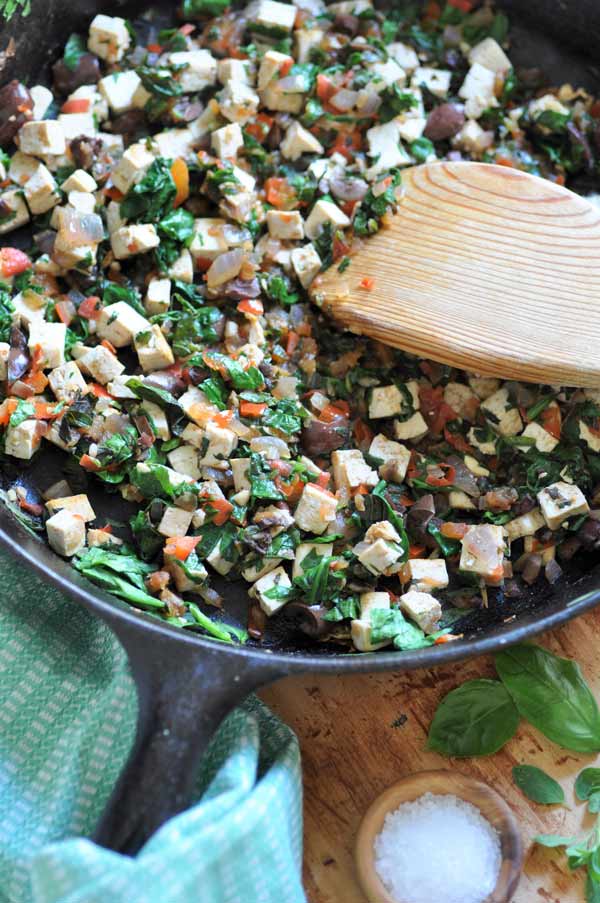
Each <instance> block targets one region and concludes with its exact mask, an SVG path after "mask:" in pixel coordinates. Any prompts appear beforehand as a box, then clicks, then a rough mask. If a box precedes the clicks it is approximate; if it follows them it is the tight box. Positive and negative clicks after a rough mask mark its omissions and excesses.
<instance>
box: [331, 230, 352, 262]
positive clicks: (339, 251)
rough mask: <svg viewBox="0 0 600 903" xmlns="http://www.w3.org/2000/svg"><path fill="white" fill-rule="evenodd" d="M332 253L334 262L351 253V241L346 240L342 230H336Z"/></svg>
mask: <svg viewBox="0 0 600 903" xmlns="http://www.w3.org/2000/svg"><path fill="white" fill-rule="evenodd" d="M331 253H332V255H333V262H334V263H337V261H338V260H341V259H342V257H346V256H347V255H348V254H349V253H350V242H348V241H346V239H345V238H344V235H343V233H342V232H335V233H334V236H333V242H332V245H331Z"/></svg>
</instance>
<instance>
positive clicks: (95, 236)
mask: <svg viewBox="0 0 600 903" xmlns="http://www.w3.org/2000/svg"><path fill="white" fill-rule="evenodd" d="M58 234H59V236H60V239H61V242H64V243H65V244H67V245H70V246H71V247H73V248H77V247H79V246H80V245H88V244H98V242H100V241H102V239H103V238H104V226H103V224H102V219H101V217H99V216H98V215H97V214H96V213H80V212H79V211H78V210H69V209H64V210H61V212H60V228H59V230H58Z"/></svg>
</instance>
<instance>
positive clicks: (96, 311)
mask: <svg viewBox="0 0 600 903" xmlns="http://www.w3.org/2000/svg"><path fill="white" fill-rule="evenodd" d="M101 306H102V302H101V301H100V298H98V296H97V295H90V296H89V297H88V298H84V300H83V301H82V302H81V304H80V305H79V307H78V308H77V313H78V314H79V316H80V317H83V319H84V320H97V319H98V317H99V316H100V310H101Z"/></svg>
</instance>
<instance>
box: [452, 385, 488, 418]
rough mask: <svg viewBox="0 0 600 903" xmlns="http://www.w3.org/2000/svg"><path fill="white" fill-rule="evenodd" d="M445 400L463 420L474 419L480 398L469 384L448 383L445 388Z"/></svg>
mask: <svg viewBox="0 0 600 903" xmlns="http://www.w3.org/2000/svg"><path fill="white" fill-rule="evenodd" d="M444 401H445V402H446V404H447V405H449V406H450V407H451V408H452V410H453V411H456V413H457V414H458V416H459V417H460V418H461V420H474V419H475V414H476V412H477V408H478V407H479V399H478V398H477V395H476V394H475V392H473V390H472V389H471V388H470V387H469V386H465V384H464V383H448V384H447V385H446V386H445V388H444Z"/></svg>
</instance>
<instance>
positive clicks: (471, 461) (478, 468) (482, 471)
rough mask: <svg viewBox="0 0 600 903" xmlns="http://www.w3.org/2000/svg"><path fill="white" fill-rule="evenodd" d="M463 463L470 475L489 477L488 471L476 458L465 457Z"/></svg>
mask: <svg viewBox="0 0 600 903" xmlns="http://www.w3.org/2000/svg"><path fill="white" fill-rule="evenodd" d="M464 462H465V464H466V466H467V467H468V468H469V470H470V471H471V473H472V474H475V476H476V477H489V475H490V471H489V470H488V469H487V467H483V466H482V465H481V464H480V463H479V461H478V460H477V458H473V457H471V455H465V457H464Z"/></svg>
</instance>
